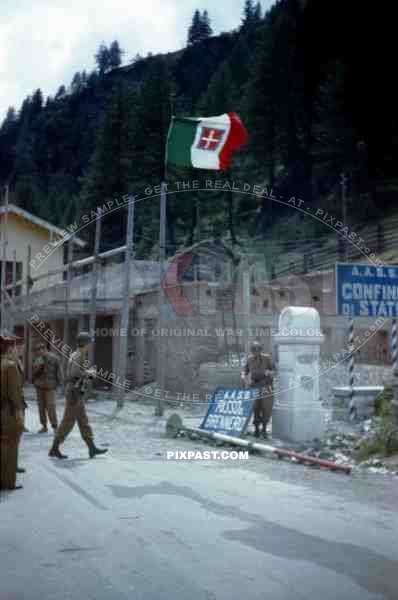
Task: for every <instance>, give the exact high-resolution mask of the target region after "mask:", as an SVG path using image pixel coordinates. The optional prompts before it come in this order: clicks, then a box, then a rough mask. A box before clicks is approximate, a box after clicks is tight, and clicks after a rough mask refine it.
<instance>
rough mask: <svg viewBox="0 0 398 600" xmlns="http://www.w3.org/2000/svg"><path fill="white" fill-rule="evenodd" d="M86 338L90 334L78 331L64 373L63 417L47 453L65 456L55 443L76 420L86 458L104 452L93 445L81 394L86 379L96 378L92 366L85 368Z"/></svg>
mask: <svg viewBox="0 0 398 600" xmlns="http://www.w3.org/2000/svg"><path fill="white" fill-rule="evenodd" d="M90 340H91V337H90V335H89V334H88V333H87V332H81V333H80V334H79V335H78V338H77V344H78V348H77V351H76V352H74V353H73V354H72V355H71V357H70V359H69V363H68V368H67V376H66V389H65V399H66V402H65V411H64V416H63V418H62V422H61V424H60V426H59V427H58V429H57V432H56V434H55V437H54V443H53V445H52V447H51V449H50V452H49V456H55V457H56V458H68V457H67V456H65V454H62V453H61V451H60V449H59V446H60V444H62V443H63V442H64V440H65V438H66V437H67V435H68V434H69V433H70V432H71V431H72V429H73V427H74V425H75V423H76V422H77V424H78V426H79V429H80V435H81V436H82V438H83V440H84V441H85V442H86V444H87V446H88V449H89V456H90V458H94V456H96V455H97V454H104V453H105V452H107V451H108V449H107V448H97V447H96V446H95V444H94V439H93V432H92V429H91V427H90V425H89V422H88V417H87V413H86V407H85V397H86V395H87V391H88V389H89V385H90V382H92V381H93V380H94V379H95V377H96V373H95V371H94V370H93V369H89V370H87V366H88V365H89V362H88V346H89V343H90Z"/></svg>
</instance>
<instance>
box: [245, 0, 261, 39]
mask: <svg viewBox="0 0 398 600" xmlns="http://www.w3.org/2000/svg"><path fill="white" fill-rule="evenodd" d="M260 23H261V4H260V2H257V4H256V5H255V6H254V4H253V0H246V1H245V6H244V9H243V19H242V25H241V29H242V31H244V32H246V33H249V34H252V33H253V32H254V30H255V29H256V27H258V25H259V24H260Z"/></svg>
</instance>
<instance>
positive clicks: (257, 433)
mask: <svg viewBox="0 0 398 600" xmlns="http://www.w3.org/2000/svg"><path fill="white" fill-rule="evenodd" d="M254 435H255V437H256V438H259V437H260V428H259V426H258V425H255V430H254Z"/></svg>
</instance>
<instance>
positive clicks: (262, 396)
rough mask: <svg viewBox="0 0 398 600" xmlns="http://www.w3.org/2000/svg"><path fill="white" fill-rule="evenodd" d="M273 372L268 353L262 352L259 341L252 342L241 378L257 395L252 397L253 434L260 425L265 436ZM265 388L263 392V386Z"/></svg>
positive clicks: (268, 417) (270, 401) (269, 409)
mask: <svg viewBox="0 0 398 600" xmlns="http://www.w3.org/2000/svg"><path fill="white" fill-rule="evenodd" d="M274 374H275V366H274V363H273V361H272V357H271V355H270V354H264V353H263V352H262V346H261V344H260V342H253V344H252V345H251V348H250V354H249V356H248V358H247V363H246V365H245V368H244V370H243V371H242V380H243V381H244V382H245V383H246V384H247V385H248V386H249V387H251V388H257V389H258V391H259V397H257V398H255V399H254V407H253V408H254V419H253V424H254V427H255V436H256V437H259V436H260V425H262V434H263V437H265V438H266V437H267V424H268V421H269V420H270V418H271V414H272V407H273V403H274V396H273V394H270V393H269V389H270V388H271V386H272V383H273V379H274ZM265 387H266V388H267V391H266V392H265V393H264V392H263V391H262V390H263V388H265Z"/></svg>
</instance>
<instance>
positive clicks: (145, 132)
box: [132, 57, 173, 254]
mask: <svg viewBox="0 0 398 600" xmlns="http://www.w3.org/2000/svg"><path fill="white" fill-rule="evenodd" d="M170 91H171V90H170V82H169V74H168V70H167V66H166V63H165V61H164V59H163V58H161V57H153V59H152V61H151V64H150V66H149V68H148V71H147V74H146V77H145V79H144V81H143V84H142V86H141V90H140V94H139V99H138V106H137V110H136V113H135V119H134V120H135V129H134V135H133V142H132V152H133V161H134V165H135V168H134V169H133V170H132V173H133V175H132V177H133V184H134V189H135V191H136V193H137V194H138V193H141V192H142V193H144V190H145V188H146V187H152V188H153V187H154V186H155V185H159V183H160V182H161V181H162V180H163V179H164V175H165V173H164V163H165V149H166V141H167V132H168V128H169V124H170V116H171V115H170ZM140 191H141V192H140ZM167 210H168V225H170V224H171V222H172V220H173V219H171V212H172V202H168V208H167ZM158 219H159V203H158V202H145V203H143V204H142V205H140V206H139V207H138V211H137V234H138V235H141V236H145V237H150V236H151V235H153V231H154V230H155V231H158V225H157V223H158ZM170 236H171V233H170V231H169V234H168V239H170ZM138 239H139V238H138ZM156 241H157V238H155V243H156ZM152 245H153V244H152ZM150 249H151V244H150V243H148V241H146V240H145V239H144V238H141V239H139V241H138V245H137V251H138V252H140V253H141V254H142V253H143V252H145V251H149V250H150Z"/></svg>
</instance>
